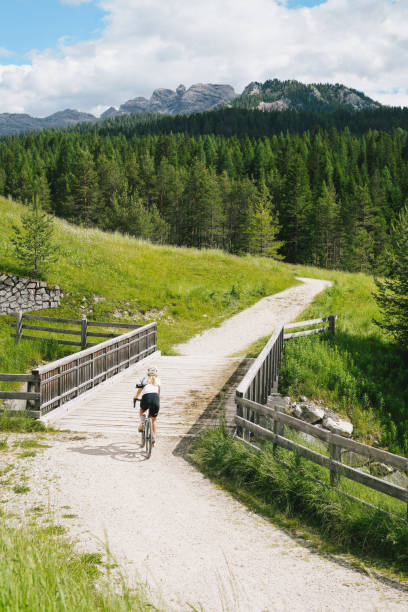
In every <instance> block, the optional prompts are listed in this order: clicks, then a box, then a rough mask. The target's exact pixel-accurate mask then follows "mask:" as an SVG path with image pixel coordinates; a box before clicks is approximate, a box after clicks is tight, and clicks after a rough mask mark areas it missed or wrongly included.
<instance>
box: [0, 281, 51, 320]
mask: <svg viewBox="0 0 408 612" xmlns="http://www.w3.org/2000/svg"><path fill="white" fill-rule="evenodd" d="M60 300H61V290H60V288H59V287H58V285H55V287H48V285H47V283H45V282H43V281H34V280H31V279H29V278H22V277H20V276H14V275H11V274H1V275H0V314H12V313H14V312H16V311H18V310H23V311H26V310H43V309H45V308H56V307H57V306H59V305H60Z"/></svg>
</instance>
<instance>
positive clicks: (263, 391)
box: [235, 315, 408, 507]
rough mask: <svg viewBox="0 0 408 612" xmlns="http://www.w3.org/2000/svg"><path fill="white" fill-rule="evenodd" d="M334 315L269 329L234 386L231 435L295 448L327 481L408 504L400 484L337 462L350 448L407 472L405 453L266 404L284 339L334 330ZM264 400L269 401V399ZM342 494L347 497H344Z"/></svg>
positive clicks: (274, 387)
mask: <svg viewBox="0 0 408 612" xmlns="http://www.w3.org/2000/svg"><path fill="white" fill-rule="evenodd" d="M336 319H337V317H336V316H334V315H330V316H329V317H323V318H322V319H312V320H309V321H301V322H299V323H292V324H290V325H285V327H284V328H283V327H282V328H281V329H279V330H277V331H276V332H275V333H274V335H273V336H272V337H271V339H270V340H269V342H268V343H267V345H266V346H265V348H264V349H263V351H261V353H260V354H259V356H258V358H257V359H256V360H255V362H254V363H253V365H252V366H251V368H250V370H249V371H248V373H247V374H246V376H245V377H244V378H243V379H242V381H241V383H240V384H239V386H238V387H237V389H236V397H235V402H236V405H237V414H236V417H235V424H236V435H237V437H238V438H240V439H242V441H243V442H245V443H247V444H250V445H251V446H252V447H253V448H255V449H256V450H260V448H259V447H258V446H257V444H256V440H270V441H272V442H273V444H274V448H275V449H276V448H277V447H280V448H283V449H286V450H288V451H292V452H295V453H297V454H298V455H300V456H302V457H304V458H306V459H308V460H309V461H313V462H314V463H317V464H318V465H320V466H323V467H325V468H327V469H328V470H329V471H330V483H331V485H332V486H333V487H337V485H338V484H339V482H340V478H341V476H344V477H346V478H348V479H349V480H353V481H355V482H358V483H359V484H362V485H365V486H366V487H369V488H371V489H374V490H375V491H379V492H380V493H384V494H385V495H388V496H391V497H393V498H395V499H398V500H400V501H403V502H405V503H407V504H408V490H407V489H406V488H404V487H401V486H399V485H397V484H394V483H392V482H388V481H386V480H384V479H382V478H378V477H377V476H374V475H372V474H371V473H366V472H364V471H361V470H359V469H356V468H355V467H352V466H350V465H346V464H344V463H343V462H342V453H343V452H345V451H350V452H352V453H355V454H356V455H361V456H363V457H365V458H367V459H368V462H371V461H378V462H382V463H384V464H386V465H389V466H392V467H393V468H395V469H398V470H401V471H402V472H404V473H408V459H407V458H406V457H401V456H399V455H394V454H393V453H390V452H388V451H385V450H381V449H378V448H374V447H372V446H369V445H366V444H361V443H360V442H356V441H355V440H350V439H348V438H345V437H343V436H340V435H337V434H334V433H332V432H331V431H328V430H324V429H321V428H320V427H317V426H315V425H311V424H309V423H306V422H305V421H302V420H301V419H297V418H295V417H293V416H291V415H288V414H285V413H283V412H279V410H277V409H276V408H274V407H270V406H269V405H268V406H267V405H266V404H267V402H268V398H269V397H270V396H271V394H272V392H273V391H276V390H277V380H278V374H279V368H280V364H281V359H282V351H283V346H284V343H283V341H284V339H288V338H293V337H297V336H301V335H309V334H313V333H320V332H324V331H331V332H332V333H335V322H336ZM325 322H329V325H328V326H327V327H319V328H317V329H316V328H315V329H312V330H304V331H301V332H295V333H290V334H284V329H293V328H297V327H307V326H310V325H319V324H320V323H325ZM270 402H271V403H272V404H273V399H272V398H271V400H270ZM291 430H292V434H293V432H300V435H302V434H307V435H308V436H312V438H316V443H317V446H316V447H315V448H316V449H313V448H308V447H307V446H305V445H304V444H301V442H299V440H297V439H296V440H294V439H293V437H294V436H293V435H292V436H291V435H290V433H289V432H290V431H291ZM286 434H289V435H286ZM322 444H323V445H327V448H325V449H323V450H326V451H327V454H324V453H323V452H319V445H320V450H322ZM312 446H313V445H312ZM337 490H338V491H339V492H340V493H342V494H344V495H348V494H347V493H346V492H344V491H342V490H341V489H337ZM348 497H352V496H351V495H348ZM353 499H357V501H359V502H361V503H365V504H366V505H369V506H371V507H373V506H372V504H369V503H368V502H365V501H364V500H361V499H358V498H354V497H353Z"/></svg>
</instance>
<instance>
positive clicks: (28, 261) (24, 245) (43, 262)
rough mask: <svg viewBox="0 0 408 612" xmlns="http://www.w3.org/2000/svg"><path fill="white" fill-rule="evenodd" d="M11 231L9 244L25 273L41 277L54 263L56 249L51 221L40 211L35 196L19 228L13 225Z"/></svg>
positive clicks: (39, 205)
mask: <svg viewBox="0 0 408 612" xmlns="http://www.w3.org/2000/svg"><path fill="white" fill-rule="evenodd" d="M13 230H14V236H12V238H11V242H12V244H13V246H14V250H15V254H16V257H17V259H18V260H19V261H20V262H21V264H22V265H23V267H24V270H25V273H26V274H28V275H34V276H35V277H39V276H41V275H43V274H44V273H45V272H46V271H47V269H48V267H49V265H50V264H51V263H52V262H53V261H55V259H56V255H57V248H56V246H55V245H54V243H53V232H54V228H53V219H52V218H51V217H49V216H48V215H47V213H46V212H44V210H42V208H41V204H40V202H39V200H38V198H37V197H36V196H35V197H34V198H33V201H32V204H31V205H30V207H29V209H28V211H27V212H26V213H25V214H23V215H22V216H21V226H20V225H14V226H13Z"/></svg>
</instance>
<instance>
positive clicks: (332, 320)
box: [329, 315, 336, 336]
mask: <svg viewBox="0 0 408 612" xmlns="http://www.w3.org/2000/svg"><path fill="white" fill-rule="evenodd" d="M329 327H330V331H331V333H332V334H333V336H334V334H335V333H336V316H335V315H330V316H329Z"/></svg>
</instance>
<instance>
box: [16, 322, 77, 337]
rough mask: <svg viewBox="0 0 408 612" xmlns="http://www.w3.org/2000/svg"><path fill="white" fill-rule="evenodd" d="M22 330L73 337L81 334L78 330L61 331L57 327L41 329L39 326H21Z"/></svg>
mask: <svg viewBox="0 0 408 612" xmlns="http://www.w3.org/2000/svg"><path fill="white" fill-rule="evenodd" d="M24 329H30V330H34V331H45V332H53V333H55V334H71V335H74V336H80V335H81V332H80V330H78V329H61V328H59V327H41V326H40V325H26V324H24V325H23V330H24Z"/></svg>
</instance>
